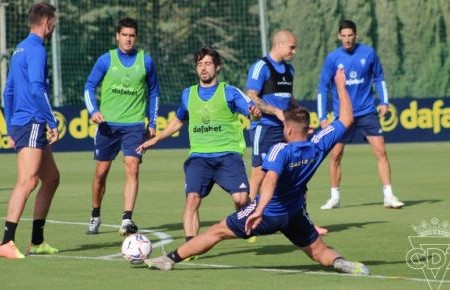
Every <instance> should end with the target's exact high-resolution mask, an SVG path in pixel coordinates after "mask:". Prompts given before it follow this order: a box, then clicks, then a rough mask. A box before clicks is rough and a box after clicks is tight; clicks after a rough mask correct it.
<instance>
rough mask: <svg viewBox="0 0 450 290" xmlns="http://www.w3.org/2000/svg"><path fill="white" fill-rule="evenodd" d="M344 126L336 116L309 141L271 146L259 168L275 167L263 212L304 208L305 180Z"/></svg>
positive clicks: (265, 213)
mask: <svg viewBox="0 0 450 290" xmlns="http://www.w3.org/2000/svg"><path fill="white" fill-rule="evenodd" d="M345 130H346V128H345V127H344V125H343V124H342V123H341V121H339V120H336V121H334V122H333V123H331V124H330V125H329V126H327V127H326V128H324V129H322V130H320V131H318V132H317V133H316V134H314V135H313V136H312V138H311V139H310V140H308V141H302V142H290V143H277V144H275V145H273V146H272V147H271V149H270V151H269V154H267V157H266V158H265V159H264V163H263V165H262V169H263V170H264V171H266V172H267V171H274V172H275V173H276V174H277V175H278V182H277V185H276V187H275V192H274V194H273V197H272V199H271V200H270V202H269V204H268V205H267V207H266V208H265V209H264V215H266V216H279V215H285V214H288V213H290V212H293V211H296V210H300V209H302V208H303V206H304V204H305V193H306V191H307V183H308V181H309V180H310V179H311V177H312V176H313V175H314V172H316V170H317V168H318V167H319V165H320V163H322V161H323V160H324V159H325V157H326V156H327V155H328V152H330V150H331V149H332V148H333V146H334V145H335V144H336V143H337V142H338V140H339V139H340V138H341V136H342V135H343V134H344V133H345Z"/></svg>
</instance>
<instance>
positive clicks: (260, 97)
mask: <svg viewBox="0 0 450 290" xmlns="http://www.w3.org/2000/svg"><path fill="white" fill-rule="evenodd" d="M296 46H297V40H296V38H295V35H294V34H293V33H292V32H290V31H288V30H279V31H277V32H275V33H274V35H273V37H272V47H271V50H270V52H269V54H268V55H266V56H265V57H263V58H262V59H260V60H258V61H257V62H256V63H254V64H253V65H252V66H251V67H250V69H249V72H248V76H247V95H248V96H249V97H250V98H251V99H252V101H253V102H254V103H255V105H256V107H257V108H258V109H259V110H261V112H262V116H261V118H260V119H258V120H253V121H252V124H251V130H250V141H251V142H252V171H251V177H250V198H251V199H252V200H253V199H255V197H256V195H257V194H258V192H259V187H260V186H261V182H262V180H263V178H264V175H265V172H264V171H263V170H262V169H261V166H262V164H263V160H264V158H265V157H266V155H267V152H268V151H269V149H270V147H272V145H274V144H276V143H278V142H283V141H284V136H283V110H286V109H288V108H289V107H290V106H292V105H293V104H296V101H295V99H294V98H293V95H292V92H293V81H294V68H293V66H292V65H291V64H289V63H287V61H289V60H291V59H292V57H293V56H294V55H295V49H296ZM316 227H317V230H318V231H319V233H320V234H326V233H327V232H328V230H327V229H325V228H321V227H319V226H316ZM250 241H253V239H251V240H250Z"/></svg>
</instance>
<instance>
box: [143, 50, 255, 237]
mask: <svg viewBox="0 0 450 290" xmlns="http://www.w3.org/2000/svg"><path fill="white" fill-rule="evenodd" d="M194 63H195V66H196V72H197V76H198V78H199V85H194V86H190V87H188V88H186V89H185V90H184V91H183V93H182V95H181V103H180V106H179V108H178V110H177V112H176V118H174V119H173V120H172V121H171V122H170V124H169V125H168V126H167V127H166V128H165V129H164V130H163V131H161V132H159V134H157V135H156V137H154V138H152V139H150V140H148V141H147V142H145V143H144V144H142V146H140V147H139V148H137V151H138V152H143V151H144V150H145V149H146V148H148V147H150V146H153V145H155V144H156V143H158V142H159V141H161V140H163V139H166V138H168V137H170V136H171V135H172V134H173V133H175V132H177V131H179V130H180V129H181V128H182V127H183V125H184V124H185V123H188V126H189V128H188V132H189V142H190V147H191V148H190V149H191V150H190V155H189V157H188V159H187V160H186V161H185V163H184V172H185V193H186V201H185V208H184V214H183V226H184V232H185V235H186V240H187V241H188V240H190V239H192V238H193V237H194V236H196V235H197V234H198V231H199V222H200V217H199V207H200V204H201V201H202V199H203V198H205V197H206V196H208V194H209V193H210V191H211V189H212V187H213V185H214V184H215V183H216V184H218V185H219V186H220V187H221V188H223V189H224V190H225V191H227V192H228V193H229V194H230V195H231V197H232V199H233V202H234V203H235V205H236V208H240V207H242V206H244V205H246V204H247V202H248V201H249V198H248V192H249V185H248V180H247V174H246V170H245V166H244V161H243V159H242V155H243V152H244V149H245V140H244V137H243V132H242V131H243V130H242V125H241V123H240V121H239V119H238V115H237V114H238V113H241V114H243V115H244V116H248V115H249V114H250V112H251V113H252V114H258V111H257V110H255V108H254V106H253V105H252V103H251V101H250V99H249V98H248V97H247V96H246V95H244V94H243V93H242V92H241V91H240V90H239V89H237V88H236V87H234V86H231V85H228V84H225V83H224V82H219V81H218V80H217V77H218V74H219V71H220V69H221V57H220V54H219V52H218V51H217V50H215V49H214V48H212V47H209V46H206V47H202V48H200V49H199V50H198V51H196V53H195V54H194Z"/></svg>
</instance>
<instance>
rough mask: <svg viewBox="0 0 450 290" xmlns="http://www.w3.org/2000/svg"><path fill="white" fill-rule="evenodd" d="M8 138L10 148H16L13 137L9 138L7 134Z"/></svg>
mask: <svg viewBox="0 0 450 290" xmlns="http://www.w3.org/2000/svg"><path fill="white" fill-rule="evenodd" d="M8 139H9V146H10V147H11V148H16V142H15V141H14V139H13V138H11V136H8Z"/></svg>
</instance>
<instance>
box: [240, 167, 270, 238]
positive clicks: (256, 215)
mask: <svg viewBox="0 0 450 290" xmlns="http://www.w3.org/2000/svg"><path fill="white" fill-rule="evenodd" d="M277 181H278V174H277V173H275V172H274V171H268V172H267V174H266V176H265V177H264V180H263V182H262V184H261V189H260V192H261V198H260V199H259V201H258V206H257V207H256V210H255V211H254V212H253V213H252V214H251V215H250V216H249V217H248V218H247V221H246V222H245V232H246V233H247V235H249V234H250V232H251V230H253V229H256V228H257V227H258V225H259V224H260V223H261V221H262V215H263V212H264V209H265V208H266V206H267V205H268V204H269V201H270V200H271V199H272V196H273V193H274V192H275V187H276V185H277Z"/></svg>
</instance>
